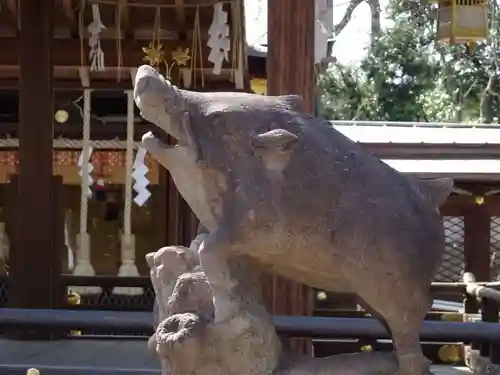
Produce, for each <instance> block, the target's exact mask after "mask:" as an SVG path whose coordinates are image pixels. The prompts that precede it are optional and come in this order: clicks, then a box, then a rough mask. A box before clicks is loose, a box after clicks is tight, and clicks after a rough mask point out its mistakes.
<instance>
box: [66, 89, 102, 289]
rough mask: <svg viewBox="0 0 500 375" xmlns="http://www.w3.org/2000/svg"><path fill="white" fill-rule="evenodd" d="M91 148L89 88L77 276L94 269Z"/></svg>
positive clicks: (85, 103) (86, 93)
mask: <svg viewBox="0 0 500 375" xmlns="http://www.w3.org/2000/svg"><path fill="white" fill-rule="evenodd" d="M91 154H92V148H91V147H90V90H88V89H87V90H84V92H83V139H82V154H81V158H80V161H79V164H80V165H81V177H82V179H81V188H82V191H81V195H80V233H79V234H78V247H77V251H76V267H75V269H74V270H73V275H77V276H94V275H95V271H94V267H92V263H91V261H90V236H89V234H88V233H87V219H88V200H89V198H90V196H91V195H89V192H91V191H90V185H91V177H90V173H91V172H92V169H91V168H92V166H91V164H90V162H89V161H90V156H91ZM72 289H73V291H74V292H75V293H77V294H80V295H83V294H99V293H101V288H99V287H88V286H84V287H74V288H72Z"/></svg>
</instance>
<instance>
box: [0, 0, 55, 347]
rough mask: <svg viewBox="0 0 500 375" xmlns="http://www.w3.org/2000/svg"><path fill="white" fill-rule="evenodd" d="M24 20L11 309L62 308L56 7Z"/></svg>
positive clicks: (24, 9)
mask: <svg viewBox="0 0 500 375" xmlns="http://www.w3.org/2000/svg"><path fill="white" fill-rule="evenodd" d="M20 17H21V24H22V28H21V29H20V34H19V41H18V44H19V50H18V51H17V52H18V56H19V64H20V67H21V72H22V74H21V79H20V82H19V88H20V90H19V119H20V121H19V135H20V139H19V178H18V189H17V202H16V203H17V204H16V211H17V212H16V213H17V220H16V222H15V224H14V227H15V230H14V231H15V236H14V237H15V241H14V242H15V246H14V247H15V248H14V250H13V251H12V256H13V257H12V259H10V261H11V267H10V272H11V273H10V277H11V281H12V283H11V284H10V289H9V303H10V304H11V305H12V306H15V307H22V308H57V307H60V303H61V302H62V290H61V289H60V286H59V285H58V284H59V280H58V278H59V276H60V273H61V256H62V254H61V252H60V250H61V246H59V245H61V244H63V243H64V242H61V244H59V243H57V242H58V241H57V240H58V239H60V238H59V233H58V229H60V228H57V226H58V225H59V224H60V223H59V222H58V220H57V218H58V217H59V216H60V215H59V214H60V211H59V212H57V211H55V209H56V208H59V209H60V210H62V207H57V206H58V204H57V201H58V197H57V195H56V192H55V189H54V187H55V185H54V180H53V177H52V172H53V170H52V137H53V107H54V99H53V91H52V81H53V78H52V77H53V67H52V52H53V45H52V41H53V37H52V36H53V27H54V18H53V17H54V2H53V1H39V0H20ZM3 55H6V54H3ZM33 124H36V126H33ZM61 240H62V241H64V239H61ZM27 264H32V265H34V266H33V267H26V265H27ZM35 265H36V266H35ZM44 336H46V335H43V336H42V337H44ZM23 337H25V336H24V335H23ZM38 338H41V337H38Z"/></svg>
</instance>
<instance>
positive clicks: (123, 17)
mask: <svg viewBox="0 0 500 375" xmlns="http://www.w3.org/2000/svg"><path fill="white" fill-rule="evenodd" d="M127 3H128V0H119V1H118V4H117V5H116V7H117V13H118V14H117V17H116V18H117V19H116V20H115V22H119V23H120V28H121V29H122V30H123V32H124V35H127V34H128V33H129V32H130V31H131V28H130V26H131V25H130V7H129V6H128V5H127Z"/></svg>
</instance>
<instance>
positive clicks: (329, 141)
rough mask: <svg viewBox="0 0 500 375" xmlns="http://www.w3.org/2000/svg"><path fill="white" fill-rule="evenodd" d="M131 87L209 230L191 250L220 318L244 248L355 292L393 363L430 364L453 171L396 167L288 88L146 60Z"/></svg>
mask: <svg viewBox="0 0 500 375" xmlns="http://www.w3.org/2000/svg"><path fill="white" fill-rule="evenodd" d="M134 86H135V87H134V97H135V101H136V104H137V106H138V107H139V109H140V111H141V114H142V116H143V117H144V118H145V119H146V120H148V121H150V122H152V123H154V124H156V125H157V127H158V130H159V133H158V135H159V136H155V135H153V134H152V133H148V134H146V135H144V137H143V145H144V147H145V148H146V149H147V150H148V151H149V152H150V153H151V155H152V156H153V157H154V158H156V159H157V160H158V161H159V162H160V163H161V164H162V165H163V166H164V167H166V168H167V169H168V170H169V171H170V173H171V175H172V178H173V180H174V182H175V184H176V186H177V188H178V190H179V192H180V194H181V195H182V196H183V197H184V198H185V200H186V201H187V202H188V204H189V205H190V206H191V208H192V209H193V211H194V213H195V214H196V215H197V216H198V218H199V219H200V221H201V223H202V224H203V225H204V226H205V227H206V228H207V229H208V231H209V234H208V235H207V237H206V238H205V240H204V241H203V243H202V245H201V246H200V248H199V250H198V255H199V258H200V263H201V266H202V267H203V269H204V271H205V274H206V277H207V279H208V282H209V284H210V287H211V290H212V294H213V296H214V306H215V319H216V320H220V321H222V320H224V319H226V318H228V317H227V316H223V313H222V312H226V313H225V314H226V315H227V311H228V309H227V308H225V307H224V305H225V306H227V305H229V302H227V301H224V298H227V297H224V296H227V293H224V292H223V291H227V290H231V289H233V288H234V285H231V281H230V278H229V277H228V276H227V259H228V257H233V256H234V255H241V254H244V255H248V256H250V257H251V258H253V259H255V260H257V261H258V262H259V263H261V264H262V265H264V266H265V267H266V268H267V269H268V270H270V271H273V272H276V273H278V274H280V275H282V276H285V277H288V278H290V279H293V280H295V281H297V282H300V283H304V284H307V285H309V286H312V287H316V288H320V289H323V290H326V291H331V292H349V293H354V294H356V295H357V296H358V297H359V301H360V304H361V305H362V306H363V307H365V308H366V309H367V310H368V311H369V312H371V313H372V314H373V315H374V316H375V317H377V318H378V319H379V320H380V321H381V322H382V323H383V324H384V325H385V327H386V328H387V330H388V331H389V332H390V334H391V336H392V338H393V342H394V347H395V350H396V354H397V358H398V363H399V369H398V373H399V374H404V375H420V374H422V373H423V372H425V371H427V370H428V368H429V363H428V361H427V359H426V358H425V357H424V356H423V354H422V351H421V347H420V340H419V328H420V324H421V322H422V320H423V318H424V316H425V314H426V313H427V311H428V308H429V306H430V304H431V300H432V299H431V295H430V291H429V285H430V282H431V279H432V277H433V275H434V272H435V270H436V268H437V266H438V264H439V262H440V258H441V253H442V251H443V248H444V233H443V225H442V219H441V216H440V214H439V209H438V207H439V206H440V205H441V204H442V203H443V202H444V201H445V199H446V197H447V196H448V195H449V194H450V193H451V191H452V188H453V181H452V180H451V179H438V180H431V181H423V180H418V179H413V178H409V177H406V176H403V175H401V174H400V173H398V172H397V171H395V170H394V169H392V168H391V167H389V166H388V165H386V164H385V163H383V162H382V161H380V160H379V159H377V158H375V157H373V156H371V155H369V154H368V153H367V152H366V151H365V150H364V149H363V148H362V147H361V146H360V145H358V144H356V143H355V142H352V141H351V140H350V139H348V138H347V137H345V136H344V135H342V134H341V133H339V132H338V131H336V130H335V129H333V128H332V126H331V125H330V124H329V123H328V122H327V121H324V120H321V119H317V118H314V117H311V116H309V115H307V114H306V113H304V112H303V111H302V110H301V100H300V98H298V97H296V96H278V97H269V96H260V95H252V94H246V93H197V92H190V91H184V90H180V89H178V88H177V87H175V86H173V85H172V84H171V83H170V82H168V81H166V80H165V79H164V78H163V77H162V76H161V75H159V74H158V73H157V72H156V71H155V70H154V69H153V68H151V67H149V66H142V67H140V68H139V69H138V72H137V75H136V78H135V82H134ZM162 132H164V133H167V134H168V135H170V136H171V137H172V138H173V139H175V141H176V144H174V145H168V144H166V143H165V142H163V141H162V139H165V138H162V136H161V135H162ZM219 291H220V292H219ZM218 310H219V311H220V312H219V313H218Z"/></svg>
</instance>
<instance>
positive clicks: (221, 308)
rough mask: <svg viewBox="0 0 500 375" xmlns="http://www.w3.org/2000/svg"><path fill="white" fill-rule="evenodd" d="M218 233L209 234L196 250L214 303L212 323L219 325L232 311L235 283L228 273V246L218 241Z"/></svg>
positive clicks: (229, 252)
mask: <svg viewBox="0 0 500 375" xmlns="http://www.w3.org/2000/svg"><path fill="white" fill-rule="evenodd" d="M217 237H218V232H217V231H216V232H213V233H210V234H209V235H208V236H207V237H206V238H205V239H204V241H203V242H202V243H201V245H200V247H199V248H198V257H199V260H200V265H201V267H202V268H203V271H204V272H205V276H206V278H207V280H208V283H209V285H210V289H211V291H212V295H213V303H214V322H215V323H219V322H222V321H224V320H226V319H228V318H230V317H231V316H232V315H233V314H235V313H236V312H235V311H233V309H234V306H235V304H234V303H233V301H232V300H233V292H232V291H233V289H234V287H235V286H236V281H235V279H234V278H231V276H230V273H229V264H228V255H229V254H231V250H230V249H229V246H230V245H229V244H228V243H226V242H225V241H218V238H217Z"/></svg>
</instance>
